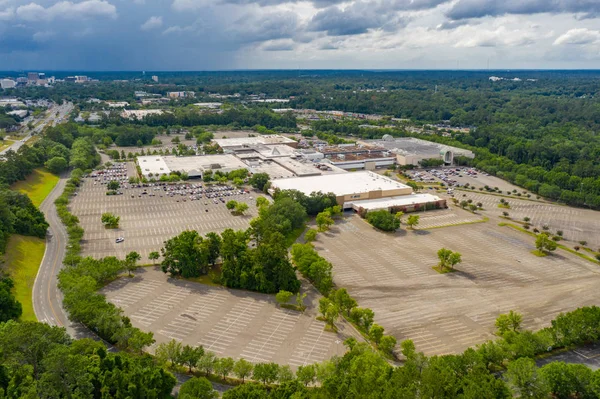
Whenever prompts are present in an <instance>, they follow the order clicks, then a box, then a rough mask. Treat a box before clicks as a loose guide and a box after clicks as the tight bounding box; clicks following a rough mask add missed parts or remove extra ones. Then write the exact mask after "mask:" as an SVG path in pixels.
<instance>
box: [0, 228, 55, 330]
mask: <svg viewBox="0 0 600 399" xmlns="http://www.w3.org/2000/svg"><path fill="white" fill-rule="evenodd" d="M45 250H46V241H45V240H43V239H41V238H37V237H26V236H21V235H17V234H14V235H12V236H11V237H10V239H9V240H8V245H7V247H6V253H5V254H4V262H5V263H4V265H5V266H4V268H5V270H6V271H7V272H8V274H9V275H10V276H11V277H12V279H13V281H14V283H15V287H14V288H13V291H14V294H15V297H16V298H17V300H18V301H19V302H21V305H23V315H22V316H21V320H27V321H36V320H37V319H36V317H35V313H34V311H33V303H32V297H31V295H32V291H33V283H34V282H35V276H36V275H37V272H38V269H39V267H40V263H42V258H43V257H44V251H45Z"/></svg>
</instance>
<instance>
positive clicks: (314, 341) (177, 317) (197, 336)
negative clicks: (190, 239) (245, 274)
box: [102, 268, 344, 367]
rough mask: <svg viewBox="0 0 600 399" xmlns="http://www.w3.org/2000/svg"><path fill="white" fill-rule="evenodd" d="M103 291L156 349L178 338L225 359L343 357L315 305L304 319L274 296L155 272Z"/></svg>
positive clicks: (298, 361)
mask: <svg viewBox="0 0 600 399" xmlns="http://www.w3.org/2000/svg"><path fill="white" fill-rule="evenodd" d="M102 292H103V293H104V294H105V295H106V297H107V299H108V300H109V301H111V302H112V303H114V304H115V305H117V306H119V307H121V308H123V310H124V312H125V314H126V315H127V316H128V317H130V319H131V321H132V323H133V324H134V325H135V326H137V327H140V328H141V329H142V330H144V331H152V332H154V337H155V339H156V341H157V344H159V343H161V342H168V341H170V340H171V339H175V340H177V341H179V342H182V343H183V344H189V345H202V346H203V347H204V348H205V349H207V350H210V351H212V352H214V353H216V354H217V355H218V356H220V357H223V356H231V357H233V358H242V357H243V358H245V359H246V360H249V361H251V362H254V363H259V362H271V361H274V362H277V363H280V364H290V365H291V366H294V367H297V366H302V365H306V364H311V363H315V362H320V361H323V360H325V359H329V358H330V357H331V356H333V355H341V354H343V353H344V345H343V339H344V337H343V336H342V335H338V334H334V333H331V332H326V331H324V323H323V322H321V321H318V320H316V319H315V317H314V315H315V314H314V312H315V309H314V305H315V304H313V305H312V306H313V307H312V308H311V309H309V310H308V311H307V312H306V314H303V313H300V312H296V311H293V310H287V309H281V308H279V307H277V306H276V305H275V300H274V297H273V296H270V295H264V294H258V293H251V292H247V291H239V290H229V289H225V288H222V287H213V286H207V285H202V284H197V283H192V282H187V281H182V280H175V279H170V278H168V277H167V276H166V275H165V274H163V273H162V272H160V271H158V270H156V269H155V268H146V269H143V270H141V271H140V272H139V273H138V275H137V276H136V277H135V278H133V279H130V278H122V279H119V280H117V281H115V282H113V283H111V284H109V285H108V286H107V287H105V288H104V289H103V290H102Z"/></svg>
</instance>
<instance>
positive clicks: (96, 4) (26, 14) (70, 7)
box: [16, 0, 117, 21]
mask: <svg viewBox="0 0 600 399" xmlns="http://www.w3.org/2000/svg"><path fill="white" fill-rule="evenodd" d="M16 14H17V17H19V18H20V19H23V20H25V21H52V20H55V19H82V18H90V17H96V16H98V17H110V18H116V16H117V9H116V7H115V6H114V5H112V4H110V3H109V2H107V1H104V0H86V1H82V2H80V3H73V2H71V1H61V2H58V3H56V4H54V5H52V6H50V7H48V8H44V7H43V6H41V5H39V4H37V3H29V4H26V5H23V6H19V7H18V8H17V10H16Z"/></svg>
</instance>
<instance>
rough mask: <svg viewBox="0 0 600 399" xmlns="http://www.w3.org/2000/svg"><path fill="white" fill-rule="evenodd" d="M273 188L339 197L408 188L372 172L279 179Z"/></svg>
mask: <svg viewBox="0 0 600 399" xmlns="http://www.w3.org/2000/svg"><path fill="white" fill-rule="evenodd" d="M271 187H272V188H274V189H275V188H278V189H280V190H298V191H300V192H302V193H304V194H306V195H310V193H312V192H314V191H322V192H324V193H329V192H331V193H334V194H335V195H336V196H338V197H339V196H343V195H350V194H358V193H368V192H371V191H377V190H397V189H406V188H408V186H407V185H405V184H402V183H399V182H397V181H395V180H392V179H389V178H387V177H385V176H381V175H378V174H377V173H373V172H370V171H363V172H349V173H334V174H326V175H319V176H308V177H293V178H289V179H278V180H273V181H272V183H271Z"/></svg>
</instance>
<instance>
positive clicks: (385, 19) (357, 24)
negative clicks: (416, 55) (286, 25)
mask: <svg viewBox="0 0 600 399" xmlns="http://www.w3.org/2000/svg"><path fill="white" fill-rule="evenodd" d="M403 26H406V20H405V19H402V18H400V17H398V15H397V14H396V13H394V12H393V11H389V10H388V12H385V10H384V9H383V7H381V6H376V5H373V4H371V3H367V2H364V1H357V2H355V3H353V4H352V5H350V6H348V7H346V8H344V9H341V8H340V7H337V6H332V7H329V8H326V9H324V10H322V11H319V12H318V13H316V14H315V15H314V16H313V17H312V19H311V20H310V22H309V24H308V27H307V29H308V30H309V31H311V32H326V33H327V35H329V36H348V35H360V34H362V33H366V32H368V31H369V30H370V29H382V30H385V31H389V32H391V31H395V30H397V29H399V28H401V27H403Z"/></svg>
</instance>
